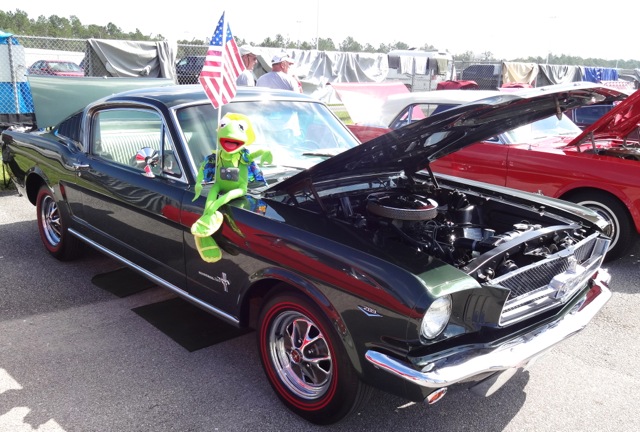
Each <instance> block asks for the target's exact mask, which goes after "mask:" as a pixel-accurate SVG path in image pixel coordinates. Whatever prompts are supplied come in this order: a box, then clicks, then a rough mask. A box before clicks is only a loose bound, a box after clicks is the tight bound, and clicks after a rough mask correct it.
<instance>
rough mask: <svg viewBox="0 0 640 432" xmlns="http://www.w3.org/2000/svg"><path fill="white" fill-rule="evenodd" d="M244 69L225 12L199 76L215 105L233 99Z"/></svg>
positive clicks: (217, 105)
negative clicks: (226, 22) (237, 82)
mask: <svg viewBox="0 0 640 432" xmlns="http://www.w3.org/2000/svg"><path fill="white" fill-rule="evenodd" d="M225 27H226V29H225ZM225 30H226V31H225ZM244 69H245V67H244V63H243V62H242V57H241V56H240V52H239V51H238V45H236V41H235V39H234V38H233V35H232V34H231V28H230V27H229V25H226V26H225V21H224V12H223V13H222V16H221V17H220V21H218V26H217V27H216V29H215V31H214V32H213V37H212V38H211V43H210V45H209V50H208V51H207V56H206V57H205V59H204V66H203V67H202V72H200V76H199V77H198V80H199V81H200V84H202V87H204V91H205V93H207V97H209V100H211V103H212V104H213V106H214V107H216V108H219V107H221V106H222V105H224V104H226V103H229V102H230V101H231V99H233V97H234V96H235V95H236V89H237V87H236V79H237V78H238V76H239V75H240V74H241V73H242V71H243V70H244Z"/></svg>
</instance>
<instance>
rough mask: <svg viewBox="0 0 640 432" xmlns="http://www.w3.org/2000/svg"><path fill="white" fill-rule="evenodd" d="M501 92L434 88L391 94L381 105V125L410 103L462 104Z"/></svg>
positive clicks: (391, 119)
mask: <svg viewBox="0 0 640 432" xmlns="http://www.w3.org/2000/svg"><path fill="white" fill-rule="evenodd" d="M499 94H503V92H500V91H498V90H432V91H425V92H412V93H401V94H396V95H391V96H389V97H388V98H387V100H386V101H385V103H384V104H383V105H382V107H381V112H380V117H379V121H380V123H381V126H384V127H388V126H389V125H390V124H391V122H392V121H393V120H394V119H395V118H396V117H397V115H398V113H399V112H400V111H401V110H403V109H404V108H406V107H408V106H409V105H415V104H438V105H441V104H446V105H462V104H465V103H469V102H474V101H477V100H480V99H484V98H488V97H491V96H496V95H499Z"/></svg>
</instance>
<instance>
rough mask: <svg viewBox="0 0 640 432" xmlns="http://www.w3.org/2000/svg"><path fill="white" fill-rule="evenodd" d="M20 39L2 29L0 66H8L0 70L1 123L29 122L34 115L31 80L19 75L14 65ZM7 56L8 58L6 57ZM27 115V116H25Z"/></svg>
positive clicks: (0, 35) (0, 31)
mask: <svg viewBox="0 0 640 432" xmlns="http://www.w3.org/2000/svg"><path fill="white" fill-rule="evenodd" d="M19 46H20V43H19V42H18V39H17V38H16V37H14V36H13V34H11V33H6V32H4V31H2V30H0V57H3V58H0V67H2V68H7V69H6V70H4V71H0V72H2V73H0V76H2V77H3V78H2V80H0V124H12V123H24V122H27V123H28V122H29V121H30V120H31V118H32V116H33V112H34V108H33V98H32V97H31V89H30V88H29V82H28V81H27V80H26V78H25V76H24V75H21V76H17V72H16V68H15V67H12V65H13V64H15V62H16V61H17V59H16V57H17V55H18V53H22V52H23V51H20V50H22V49H23V48H22V47H21V46H20V49H17V48H14V47H19ZM4 57H6V58H4ZM25 116H26V117H25Z"/></svg>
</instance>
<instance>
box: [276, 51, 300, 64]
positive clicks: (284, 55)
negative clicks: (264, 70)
mask: <svg viewBox="0 0 640 432" xmlns="http://www.w3.org/2000/svg"><path fill="white" fill-rule="evenodd" d="M285 61H286V62H287V63H290V64H294V63H295V62H294V61H293V59H292V58H291V57H290V56H289V54H287V53H280V54H276V55H274V56H273V58H272V59H271V64H272V65H274V64H278V63H282V62H285Z"/></svg>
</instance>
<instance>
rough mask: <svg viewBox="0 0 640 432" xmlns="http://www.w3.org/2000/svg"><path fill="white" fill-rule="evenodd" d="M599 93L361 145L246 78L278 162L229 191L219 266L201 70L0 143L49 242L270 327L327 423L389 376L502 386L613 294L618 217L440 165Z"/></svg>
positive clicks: (53, 250) (213, 125) (271, 354)
mask: <svg viewBox="0 0 640 432" xmlns="http://www.w3.org/2000/svg"><path fill="white" fill-rule="evenodd" d="M63 86H64V83H62V82H61V83H60V87H63ZM60 91H61V93H62V94H64V95H65V97H68V95H69V94H73V89H69V88H61V89H60ZM597 97H598V93H597V91H595V90H593V89H584V90H582V89H572V90H569V91H567V92H560V93H554V92H550V91H548V92H541V93H538V94H535V95H533V94H532V95H530V96H529V97H519V96H516V95H506V96H505V97H504V98H502V99H499V98H494V99H491V100H487V101H485V102H481V103H476V104H468V105H465V106H464V107H460V108H458V109H454V110H449V111H445V112H443V113H441V114H440V115H439V116H433V117H432V119H426V120H424V121H422V122H418V123H415V124H411V125H409V126H407V127H405V128H402V129H400V130H398V131H396V132H395V133H393V134H387V135H385V136H381V137H379V138H377V139H375V140H372V141H370V142H368V143H365V144H360V143H359V142H358V141H357V140H356V139H355V137H354V136H353V135H352V134H351V133H350V132H349V131H348V129H347V128H346V127H345V126H344V124H343V123H342V122H341V121H340V120H339V119H338V118H337V117H336V116H335V115H334V114H333V113H332V112H331V110H330V109H329V108H328V107H327V106H326V105H324V104H323V103H321V102H320V101H318V100H315V99H313V98H311V97H308V96H305V95H302V94H298V93H295V92H287V91H275V90H270V89H263V88H248V87H242V88H240V89H239V90H238V94H237V95H236V97H235V98H234V99H233V100H232V102H231V103H229V104H226V105H224V106H223V107H222V108H221V110H222V113H221V114H222V115H223V117H222V118H223V119H226V117H225V116H224V115H226V114H228V113H237V114H244V115H246V116H247V117H248V118H249V119H250V123H251V124H250V125H249V123H248V122H247V121H245V120H242V123H241V124H240V126H242V128H239V129H238V130H240V129H242V130H248V129H249V128H250V127H251V129H252V130H253V131H254V132H255V142H254V143H253V144H251V145H250V146H249V147H250V148H249V151H250V152H254V151H257V150H269V151H270V152H271V154H272V159H273V163H268V164H265V165H263V166H262V174H263V176H264V181H263V180H261V179H259V177H256V181H254V182H251V183H249V185H248V193H247V194H246V195H245V196H240V197H239V198H237V199H234V200H232V201H230V202H228V203H227V204H224V205H223V206H222V207H220V212H221V218H220V220H221V223H222V226H221V228H220V229H219V230H218V231H216V232H214V234H213V237H214V238H215V240H216V242H217V244H218V245H219V246H220V248H221V249H222V259H221V260H219V261H217V262H215V263H209V262H205V261H204V260H203V259H201V257H200V256H199V253H198V251H197V250H196V245H195V240H194V236H193V235H192V234H191V231H190V228H191V226H192V225H193V224H194V222H195V221H196V220H198V219H199V217H200V216H201V215H202V213H203V209H204V206H205V201H206V195H207V194H208V193H209V191H210V190H211V189H210V188H211V185H210V183H209V184H205V185H204V189H203V196H200V197H199V198H197V199H195V201H194V197H195V193H196V192H195V190H196V182H197V181H199V180H197V172H198V166H199V165H200V164H201V163H202V162H203V161H204V160H205V158H207V159H206V160H209V159H208V156H210V155H211V153H212V152H213V151H214V149H215V148H216V143H217V141H218V139H217V129H218V121H217V119H218V118H220V116H218V112H217V110H216V109H214V107H213V105H212V104H211V103H210V102H209V100H208V99H207V97H206V96H205V93H204V91H203V89H202V88H201V86H199V85H196V86H171V87H162V88H154V89H143V90H135V91H130V92H126V93H117V94H114V95H112V96H109V97H107V98H105V99H102V100H99V101H96V102H93V103H90V104H89V105H88V106H87V107H86V108H84V109H83V110H81V111H79V112H77V113H75V114H72V115H71V116H70V117H68V118H67V119H66V120H64V121H62V122H61V123H60V124H58V125H57V126H54V127H52V128H51V129H49V130H40V131H36V132H20V131H17V130H11V131H5V132H4V133H3V134H2V155H3V160H4V162H5V163H6V164H7V167H8V168H9V169H10V171H11V177H12V179H13V181H14V182H15V184H16V186H17V188H18V190H19V191H20V193H22V194H24V195H25V196H26V197H27V198H28V199H29V200H30V201H31V203H33V204H34V206H35V209H36V216H37V227H38V230H39V233H40V237H41V239H42V242H43V244H44V247H45V248H46V249H47V250H48V251H49V252H50V254H51V255H53V256H54V257H56V258H59V259H71V258H73V257H74V256H76V254H77V252H78V249H77V248H78V242H80V241H82V242H84V243H86V244H89V245H91V246H93V247H95V248H97V249H98V250H100V251H102V252H104V253H106V254H108V255H109V256H110V257H112V258H114V259H116V260H118V261H120V262H122V263H123V264H125V265H127V266H129V267H131V268H133V269H135V270H136V271H138V272H139V273H141V274H143V275H145V276H146V277H148V278H150V279H151V280H153V281H154V282H155V283H156V284H158V285H160V286H163V287H165V288H167V289H169V290H171V291H173V292H174V293H176V294H177V295H179V296H181V297H183V298H185V299H187V300H189V301H191V302H193V303H195V304H196V305H198V306H199V307H201V308H203V309H204V310H207V311H209V312H211V313H212V314H214V315H216V316H218V317H220V318H221V319H223V320H225V321H226V322H228V323H230V324H232V325H235V326H238V327H253V328H255V329H256V336H257V345H258V354H259V358H260V361H261V362H262V366H263V368H264V371H265V374H266V377H267V379H268V381H269V383H270V384H271V386H272V387H273V389H274V391H275V393H276V394H277V395H278V397H279V398H280V399H281V401H282V402H283V403H284V405H286V406H287V407H288V408H289V409H291V410H292V411H293V412H295V413H297V414H298V415H300V416H302V417H303V418H305V419H307V420H309V421H311V422H314V423H319V424H327V423H333V422H336V421H338V420H340V419H342V418H343V417H345V416H346V415H349V414H350V413H353V412H355V411H356V410H357V409H358V407H359V406H361V405H362V404H363V403H366V401H367V398H368V397H369V396H370V394H371V391H370V390H371V388H372V387H376V388H379V389H381V390H384V391H387V392H390V393H393V394H395V395H399V396H401V397H403V398H406V399H408V400H411V401H426V402H428V403H435V402H437V401H438V400H440V399H441V398H442V397H443V396H445V394H446V393H447V392H448V390H450V389H467V388H469V387H472V389H473V391H474V392H476V393H478V394H481V395H484V396H488V395H490V394H491V393H493V392H494V391H496V390H497V389H498V388H499V387H500V386H501V385H502V384H503V383H504V382H505V381H506V380H507V379H508V378H509V377H511V376H512V375H513V374H514V373H515V372H516V371H517V370H518V369H519V368H521V367H523V366H525V365H527V364H528V363H529V362H530V361H532V360H534V359H536V358H538V357H539V356H540V355H542V354H543V353H545V352H546V351H548V350H549V349H550V348H551V347H553V346H555V345H556V344H558V343H561V342H562V341H564V340H565V339H567V338H569V337H571V336H572V335H574V334H576V333H578V332H579V331H580V330H582V329H583V328H584V327H585V326H586V325H587V324H588V323H589V321H591V319H592V318H593V317H594V316H595V315H596V314H597V313H598V311H599V310H600V309H601V308H602V307H603V306H604V304H605V303H606V302H607V301H608V299H609V298H610V296H611V292H610V290H609V289H608V287H607V283H608V280H609V277H608V274H607V271H606V270H605V269H603V268H601V264H602V262H603V259H604V257H605V253H606V250H607V248H608V244H609V238H608V237H607V236H606V235H605V234H604V232H603V230H604V229H605V228H606V222H605V220H603V219H602V218H601V217H599V216H598V215H597V214H596V213H594V212H592V211H590V210H589V209H587V208H585V207H580V206H576V205H573V204H571V203H568V202H565V201H560V200H555V199H553V198H549V197H545V196H542V195H537V194H530V193H526V192H522V191H517V190H514V189H509V188H504V187H498V186H493V185H488V184H482V183H479V182H473V181H469V180H461V179H457V178H455V177H451V176H445V175H439V176H436V175H434V174H433V173H432V172H431V171H430V170H429V169H428V167H429V166H430V164H431V163H432V162H434V161H435V160H436V159H437V158H438V157H442V156H444V155H446V154H448V153H450V152H454V151H456V150H459V149H462V148H464V147H465V146H467V145H470V144H473V143H474V142H476V141H477V140H482V139H487V138H489V137H492V136H496V135H499V134H501V133H502V132H505V131H506V130H510V129H512V128H515V127H518V126H520V125H522V124H524V123H529V122H530V121H535V120H537V119H542V118H547V117H549V116H550V115H551V114H553V113H555V112H556V110H558V109H560V110H565V109H568V108H571V107H573V106H575V105H578V104H581V103H584V102H585V100H591V99H592V98H597ZM41 108H43V109H56V108H57V107H55V106H53V104H45V106H44V107H41ZM38 110H39V108H38V107H36V116H38V117H39V116H40V114H39V113H38ZM432 120H433V121H432ZM235 138H238V137H235ZM242 144H245V141H243V140H241V139H235V140H225V144H222V143H221V145H223V146H224V145H226V147H225V148H242V147H241V146H242ZM233 160H234V159H233V158H231V159H225V161H227V162H229V161H233ZM236 160H238V159H236ZM227 167H228V165H226V166H225V169H227ZM425 168H426V169H425ZM51 277H57V275H55V274H54V275H52V276H51ZM43 295H44V294H43ZM593 346H595V347H597V346H599V343H598V342H594V343H593ZM563 367H564V368H565V369H566V374H567V376H570V375H571V365H570V364H569V365H565V366H563ZM238 379H241V377H238ZM450 393H453V392H450ZM212 403H215V402H212Z"/></svg>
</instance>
